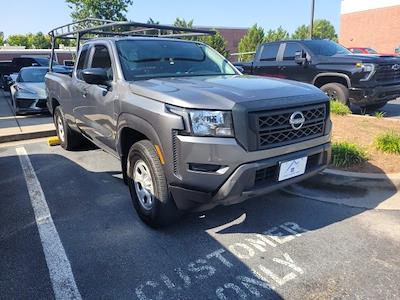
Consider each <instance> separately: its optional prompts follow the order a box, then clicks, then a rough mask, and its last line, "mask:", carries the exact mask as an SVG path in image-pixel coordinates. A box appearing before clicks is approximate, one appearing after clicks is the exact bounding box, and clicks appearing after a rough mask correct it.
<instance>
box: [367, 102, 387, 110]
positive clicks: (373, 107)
mask: <svg viewBox="0 0 400 300" xmlns="http://www.w3.org/2000/svg"><path fill="white" fill-rule="evenodd" d="M386 103H387V102H380V103H375V104H370V105H367V106H365V109H366V110H367V111H371V112H374V111H376V110H378V109H380V108H382V107H384V106H385V105H386Z"/></svg>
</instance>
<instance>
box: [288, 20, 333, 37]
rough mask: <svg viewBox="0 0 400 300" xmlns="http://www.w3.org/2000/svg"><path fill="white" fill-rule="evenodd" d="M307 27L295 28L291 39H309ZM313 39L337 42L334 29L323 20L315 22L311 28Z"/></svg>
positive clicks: (329, 23)
mask: <svg viewBox="0 0 400 300" xmlns="http://www.w3.org/2000/svg"><path fill="white" fill-rule="evenodd" d="M309 28H310V27H309V26H307V25H301V26H299V27H297V29H296V31H295V32H294V33H293V34H292V38H293V39H298V40H304V39H307V38H309V31H310V29H309ZM313 38H316V39H329V40H333V41H337V34H336V30H335V27H333V25H332V24H331V22H329V21H328V20H325V19H320V20H315V22H314V26H313Z"/></svg>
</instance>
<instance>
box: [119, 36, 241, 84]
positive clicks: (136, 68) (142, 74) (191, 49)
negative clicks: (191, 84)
mask: <svg viewBox="0 0 400 300" xmlns="http://www.w3.org/2000/svg"><path fill="white" fill-rule="evenodd" d="M117 49H118V54H119V58H120V61H121V65H122V71H123V73H124V76H125V79H126V80H128V81H132V80H143V79H150V78H160V77H185V76H207V75H235V74H237V73H236V71H235V69H234V68H232V67H231V65H230V64H229V63H228V61H227V60H226V59H224V58H223V57H222V56H221V55H220V54H218V52H216V51H215V50H213V49H212V48H210V47H208V46H206V45H203V44H200V43H193V42H185V41H166V40H156V39H154V40H125V41H118V42H117Z"/></svg>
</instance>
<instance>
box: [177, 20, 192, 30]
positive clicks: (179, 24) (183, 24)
mask: <svg viewBox="0 0 400 300" xmlns="http://www.w3.org/2000/svg"><path fill="white" fill-rule="evenodd" d="M174 26H176V27H184V28H193V20H190V21H186V20H185V19H180V18H176V19H175V22H174Z"/></svg>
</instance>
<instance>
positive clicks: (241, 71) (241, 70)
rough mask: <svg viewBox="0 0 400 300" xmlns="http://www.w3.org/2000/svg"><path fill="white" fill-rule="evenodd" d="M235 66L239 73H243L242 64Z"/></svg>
mask: <svg viewBox="0 0 400 300" xmlns="http://www.w3.org/2000/svg"><path fill="white" fill-rule="evenodd" d="M235 67H236V69H237V70H238V71H239V72H240V73H244V68H243V67H242V66H235Z"/></svg>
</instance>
